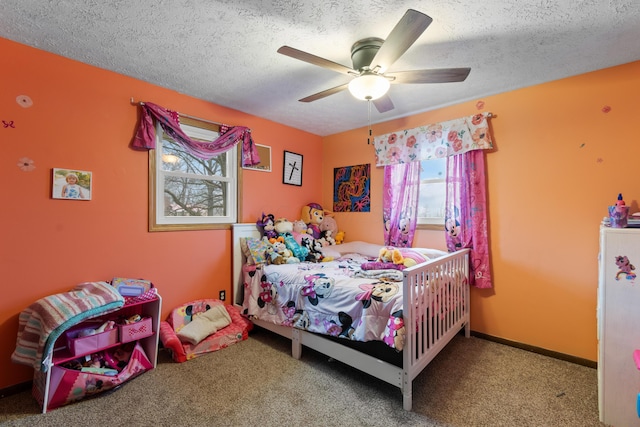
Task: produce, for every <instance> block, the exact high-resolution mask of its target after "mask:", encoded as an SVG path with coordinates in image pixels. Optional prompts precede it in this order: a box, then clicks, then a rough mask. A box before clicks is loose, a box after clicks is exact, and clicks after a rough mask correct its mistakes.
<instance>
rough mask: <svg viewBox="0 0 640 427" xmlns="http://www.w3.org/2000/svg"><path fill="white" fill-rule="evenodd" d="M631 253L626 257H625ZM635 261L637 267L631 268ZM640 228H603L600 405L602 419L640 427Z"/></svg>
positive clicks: (600, 300)
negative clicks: (637, 355)
mask: <svg viewBox="0 0 640 427" xmlns="http://www.w3.org/2000/svg"><path fill="white" fill-rule="evenodd" d="M624 257H626V260H625V258H624ZM630 265H634V266H636V267H635V268H637V270H636V269H631V266H630ZM636 274H640V229H638V228H609V227H605V226H601V227H600V255H599V282H598V308H597V311H598V404H599V409H600V421H602V422H604V423H605V424H610V425H612V426H615V427H633V426H640V418H639V417H638V412H637V408H636V405H637V399H638V393H640V370H638V368H637V367H636V364H635V362H634V357H633V353H634V351H635V350H637V349H640V278H637V277H636Z"/></svg>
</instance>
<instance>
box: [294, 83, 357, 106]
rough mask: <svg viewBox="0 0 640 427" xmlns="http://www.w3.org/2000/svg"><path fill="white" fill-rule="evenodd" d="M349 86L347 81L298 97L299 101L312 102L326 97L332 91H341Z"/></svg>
mask: <svg viewBox="0 0 640 427" xmlns="http://www.w3.org/2000/svg"><path fill="white" fill-rule="evenodd" d="M348 87H349V83H345V84H343V85H340V86H336V87H332V88H331V89H327V90H323V91H322V92H318V93H315V94H313V95H309V96H307V97H306V98H302V99H299V101H300V102H312V101H317V100H318V99H322V98H326V97H327V96H329V95H333V94H334V93H338V92H341V91H343V90H345V89H347V88H348Z"/></svg>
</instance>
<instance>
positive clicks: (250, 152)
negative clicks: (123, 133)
mask: <svg viewBox="0 0 640 427" xmlns="http://www.w3.org/2000/svg"><path fill="white" fill-rule="evenodd" d="M140 109H141V117H140V125H139V127H138V131H137V132H136V136H135V138H134V140H133V143H132V146H133V147H134V148H141V149H146V150H151V149H154V148H155V147H156V138H155V126H154V124H153V121H154V120H156V121H157V122H158V123H159V124H160V126H161V127H162V129H163V130H164V131H165V132H166V133H167V135H169V136H171V138H173V140H174V141H175V142H176V143H177V144H180V145H181V146H182V147H183V148H184V149H185V150H186V151H187V152H188V153H190V154H192V155H194V156H196V157H198V158H200V159H203V160H208V159H211V158H213V157H215V156H217V155H219V154H222V153H224V152H225V151H228V150H230V149H232V148H233V147H235V146H236V145H237V144H238V143H239V142H241V141H242V166H254V165H257V164H258V163H260V157H259V156H258V149H257V148H256V144H255V143H254V142H253V139H252V138H251V130H250V129H249V128H246V127H244V126H227V125H222V126H220V136H219V137H218V138H216V139H215V140H213V141H211V142H200V141H194V140H192V139H191V138H189V136H188V135H187V134H185V133H184V132H183V131H182V129H181V128H180V116H179V114H178V112H176V111H171V110H167V109H166V108H163V107H161V106H159V105H156V104H152V103H151V102H144V103H141V104H140Z"/></svg>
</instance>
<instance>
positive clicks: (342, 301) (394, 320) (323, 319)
mask: <svg viewBox="0 0 640 427" xmlns="http://www.w3.org/2000/svg"><path fill="white" fill-rule="evenodd" d="M260 237H261V234H260V231H259V230H258V229H257V227H256V225H255V224H234V225H233V251H234V254H233V263H234V264H233V266H234V268H233V274H234V276H233V277H234V280H235V283H234V303H235V304H236V305H237V306H239V308H241V310H242V312H243V314H244V315H246V316H247V317H249V318H251V319H252V320H253V322H254V324H255V325H257V326H259V327H262V328H264V329H267V330H270V331H272V332H275V333H277V334H279V335H282V336H285V337H287V338H289V339H291V341H292V355H293V357H295V358H300V357H301V353H302V346H303V345H304V346H307V347H309V348H312V349H314V350H316V351H319V352H320V353H322V354H325V355H327V356H329V357H332V358H334V359H336V360H339V361H341V362H343V363H345V364H347V365H350V366H352V367H354V368H356V369H359V370H361V371H363V372H366V373H368V374H370V375H372V376H374V377H376V378H379V379H381V380H383V381H385V382H387V383H390V384H392V385H395V386H397V387H398V388H400V390H401V392H402V395H403V407H404V409H406V410H411V408H412V382H413V380H414V378H415V377H416V376H417V375H418V374H419V373H420V372H421V371H422V370H423V369H424V368H425V367H426V366H427V364H429V362H430V361H431V360H432V359H433V358H434V357H435V356H436V355H437V354H438V353H439V352H440V350H441V349H442V348H444V346H445V345H446V344H447V343H448V342H449V341H450V340H451V339H452V338H453V337H454V336H455V335H456V334H457V333H458V332H459V331H460V330H461V329H462V328H464V331H465V335H466V336H467V337H468V336H469V334H470V326H469V268H468V250H467V249H465V250H461V251H457V252H455V253H451V254H447V253H445V252H441V251H432V250H431V251H430V250H421V253H422V254H423V255H425V256H426V257H428V258H429V259H428V260H427V261H426V262H422V263H420V264H417V265H414V266H411V267H408V268H404V269H402V270H398V269H380V268H375V267H376V265H375V263H374V262H373V261H375V258H376V257H377V255H378V252H379V250H380V248H382V246H381V245H374V244H368V243H363V242H350V243H345V244H343V245H335V246H330V247H328V248H326V249H328V250H325V251H324V253H325V255H326V256H328V255H333V257H334V260H333V261H329V262H320V263H309V262H303V263H299V264H283V265H260V264H258V265H249V264H247V257H246V255H245V251H246V248H245V251H243V249H242V245H241V242H243V241H245V242H246V240H247V239H260ZM254 241H255V240H254ZM356 251H357V252H358V253H355V252H356ZM363 267H365V268H363ZM367 267H370V268H371V269H367ZM354 342H355V343H356V344H358V346H356V347H354V346H351V345H349V344H350V343H354ZM380 342H382V343H384V345H382V347H384V348H385V350H388V351H390V352H393V353H396V354H399V355H401V357H399V358H397V359H398V363H394V362H393V361H392V360H390V359H389V358H388V357H382V356H381V355H380V353H377V352H376V353H370V352H367V351H366V350H364V351H363V346H366V345H367V344H376V345H377V346H378V347H380ZM360 344H362V345H360Z"/></svg>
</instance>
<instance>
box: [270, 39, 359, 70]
mask: <svg viewBox="0 0 640 427" xmlns="http://www.w3.org/2000/svg"><path fill="white" fill-rule="evenodd" d="M278 53H281V54H283V55H286V56H290V57H292V58H294V59H299V60H300V61H304V62H308V63H309V64H313V65H317V66H319V67H323V68H328V69H329V70H333V71H337V72H338V73H342V74H349V75H353V74H354V73H355V74H357V72H356V71H355V70H354V69H353V68H349V67H347V66H345V65H342V64H338V63H337V62H333V61H329V60H328V59H324V58H320V57H319V56H316V55H312V54H310V53H307V52H303V51H301V50H298V49H295V48H293V47H289V46H282V47H281V48H280V49H278Z"/></svg>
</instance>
